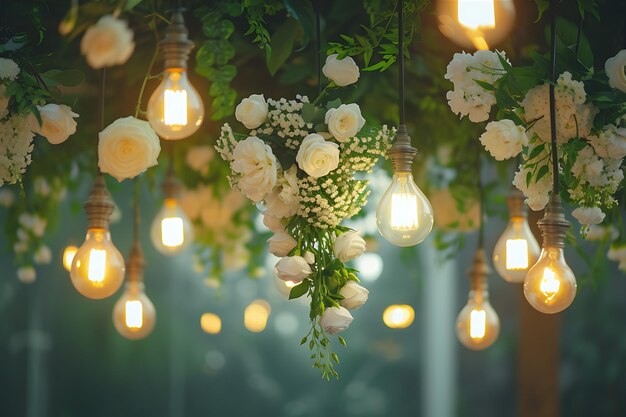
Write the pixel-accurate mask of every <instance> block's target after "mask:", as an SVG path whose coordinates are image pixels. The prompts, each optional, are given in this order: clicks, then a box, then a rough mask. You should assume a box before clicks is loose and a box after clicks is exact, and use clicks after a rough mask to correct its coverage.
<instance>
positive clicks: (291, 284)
mask: <svg viewBox="0 0 626 417" xmlns="http://www.w3.org/2000/svg"><path fill="white" fill-rule="evenodd" d="M283 283H284V284H285V287H287V288H293V287H295V286H296V285H298V283H297V282H293V281H283Z"/></svg>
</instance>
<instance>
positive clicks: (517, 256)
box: [493, 193, 541, 284]
mask: <svg viewBox="0 0 626 417" xmlns="http://www.w3.org/2000/svg"><path fill="white" fill-rule="evenodd" d="M523 200H524V197H523V195H520V194H517V193H516V194H513V195H511V196H509V198H508V203H509V211H510V216H511V217H510V219H509V224H508V225H507V227H506V229H504V232H503V233H502V236H500V239H498V242H497V243H496V246H495V248H494V250H493V266H494V267H495V268H496V271H497V272H498V275H500V276H501V277H502V278H503V279H504V280H506V281H508V282H513V283H517V284H520V283H522V282H524V279H525V278H526V274H527V273H528V270H529V269H530V267H532V266H533V265H534V264H535V263H536V262H537V259H539V253H540V250H541V248H540V247H539V243H537V239H535V236H534V235H533V233H532V232H531V230H530V226H529V225H528V220H527V219H526V209H525V206H524V202H523Z"/></svg>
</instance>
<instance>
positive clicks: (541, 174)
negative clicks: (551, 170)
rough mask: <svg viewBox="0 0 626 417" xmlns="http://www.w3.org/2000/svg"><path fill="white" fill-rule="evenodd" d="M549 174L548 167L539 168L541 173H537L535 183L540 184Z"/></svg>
mask: <svg viewBox="0 0 626 417" xmlns="http://www.w3.org/2000/svg"><path fill="white" fill-rule="evenodd" d="M547 173H548V165H544V166H542V167H541V168H539V171H537V178H536V179H535V182H539V180H540V179H542V178H543V177H545V176H546V174H547Z"/></svg>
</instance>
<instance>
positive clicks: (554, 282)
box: [539, 268, 561, 301]
mask: <svg viewBox="0 0 626 417" xmlns="http://www.w3.org/2000/svg"><path fill="white" fill-rule="evenodd" d="M560 286H561V283H560V282H559V280H558V279H556V273H555V272H554V271H553V270H552V269H550V268H546V269H544V270H543V278H542V279H541V283H540V284H539V289H540V290H541V292H542V293H543V295H545V296H546V301H552V299H554V297H556V295H557V294H558V293H559V287H560Z"/></svg>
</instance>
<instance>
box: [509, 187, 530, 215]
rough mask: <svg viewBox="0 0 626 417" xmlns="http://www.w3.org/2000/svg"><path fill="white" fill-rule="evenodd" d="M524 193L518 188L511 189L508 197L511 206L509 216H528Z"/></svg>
mask: <svg viewBox="0 0 626 417" xmlns="http://www.w3.org/2000/svg"><path fill="white" fill-rule="evenodd" d="M524 199H525V197H524V194H523V193H522V192H521V191H519V190H518V189H517V188H515V189H513V190H511V192H510V193H509V195H507V197H506V204H507V206H508V207H509V217H511V218H514V217H524V218H527V217H528V209H527V208H526V204H524Z"/></svg>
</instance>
